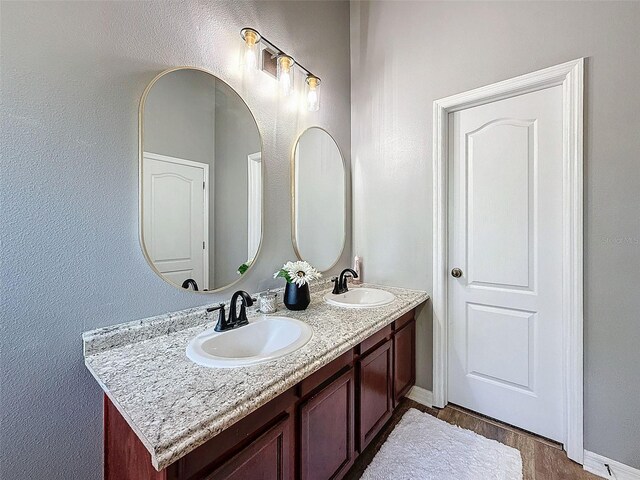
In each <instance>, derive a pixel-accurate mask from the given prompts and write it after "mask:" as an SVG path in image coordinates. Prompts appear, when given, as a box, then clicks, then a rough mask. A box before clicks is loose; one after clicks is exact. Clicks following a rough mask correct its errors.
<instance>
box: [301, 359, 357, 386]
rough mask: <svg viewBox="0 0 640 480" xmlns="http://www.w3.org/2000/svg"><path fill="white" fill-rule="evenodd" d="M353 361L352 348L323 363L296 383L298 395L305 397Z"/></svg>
mask: <svg viewBox="0 0 640 480" xmlns="http://www.w3.org/2000/svg"><path fill="white" fill-rule="evenodd" d="M352 362H353V349H350V350H349V351H348V352H345V353H343V354H342V355H340V356H339V357H338V358H336V359H335V360H333V361H332V362H331V363H329V364H328V365H325V366H324V367H322V368H321V369H320V370H318V371H317V372H314V373H312V374H311V375H309V376H308V377H307V378H305V379H304V380H302V381H301V382H300V383H299V385H298V389H299V390H298V391H299V395H300V397H301V398H302V397H306V396H307V395H308V394H309V393H311V392H312V391H313V390H315V389H316V388H317V387H319V386H320V385H322V384H323V383H324V382H326V381H327V380H329V379H331V377H333V376H334V375H336V374H337V373H338V372H340V371H341V370H344V369H345V368H346V367H348V366H352Z"/></svg>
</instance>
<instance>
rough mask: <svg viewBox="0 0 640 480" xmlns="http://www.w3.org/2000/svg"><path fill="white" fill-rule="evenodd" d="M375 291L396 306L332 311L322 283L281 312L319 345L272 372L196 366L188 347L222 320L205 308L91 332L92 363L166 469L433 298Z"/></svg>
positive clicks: (270, 366) (271, 365) (263, 367)
mask: <svg viewBox="0 0 640 480" xmlns="http://www.w3.org/2000/svg"><path fill="white" fill-rule="evenodd" d="M366 286H374V285H366ZM352 288H357V287H352ZM378 288H383V289H384V290H388V291H390V292H392V293H394V294H395V295H396V299H395V300H394V301H393V302H392V303H391V304H389V305H385V306H383V307H376V308H371V309H345V308H340V307H334V306H331V305H328V304H326V303H325V302H324V301H323V299H322V296H323V295H324V294H325V293H326V292H328V291H329V290H330V289H329V288H328V287H327V285H326V284H324V285H323V286H319V287H316V288H315V289H312V294H311V304H310V305H309V307H308V308H307V310H304V311H301V312H293V311H289V310H286V309H285V308H284V306H282V305H281V304H280V305H279V310H278V312H276V313H275V315H279V316H287V317H292V318H297V319H299V320H301V321H303V322H306V323H307V324H308V325H309V326H311V328H312V330H313V337H312V338H311V340H310V341H309V342H308V343H307V344H306V345H304V346H303V347H302V348H300V349H299V350H296V351H294V352H293V353H291V354H289V355H286V356H284V357H281V358H279V359H276V360H272V361H270V362H267V363H262V364H258V365H252V366H246V367H238V368H226V369H223V368H208V367H203V366H199V365H196V364H195V363H193V362H192V361H191V360H189V359H188V358H187V356H186V353H185V351H186V347H187V344H188V343H189V341H190V340H191V339H192V338H193V337H195V336H196V335H197V334H199V333H200V332H202V331H203V330H205V329H208V328H211V327H212V325H213V324H214V323H215V320H216V318H217V315H216V314H215V312H214V314H212V315H210V316H209V317H207V315H206V313H205V307H200V308H195V309H190V310H184V311H181V312H175V313H170V314H166V315H161V316H158V317H153V318H149V319H144V320H140V321H136V322H130V323H126V324H121V325H115V326H112V327H106V328H101V329H98V330H93V331H91V332H86V333H85V334H83V343H84V354H85V364H86V366H87V368H88V369H89V370H90V371H91V373H92V375H93V376H94V377H95V378H96V380H97V381H98V383H99V384H100V386H101V387H102V389H103V390H104V391H105V393H106V394H107V395H108V397H109V398H110V399H111V401H112V402H113V404H114V405H115V407H116V408H117V409H118V411H119V412H120V413H121V414H122V416H123V417H124V418H125V419H126V421H127V422H128V423H129V425H130V426H131V428H132V429H133V430H134V431H135V432H136V434H137V435H138V437H139V438H140V440H141V441H142V443H143V444H144V445H145V447H146V448H147V450H149V452H150V453H151V462H152V464H153V466H154V467H155V468H156V469H157V470H162V469H163V468H165V467H167V466H169V465H170V464H172V463H174V462H175V461H177V460H178V459H180V458H181V457H183V456H184V455H186V454H187V453H189V452H190V451H192V450H193V449H195V448H197V447H198V446H200V445H202V444H203V443H204V442H206V441H207V440H210V439H211V438H212V437H214V436H216V435H217V434H218V433H220V432H221V431H223V430H224V429H226V428H228V427H229V426H231V425H233V424H234V423H235V422H237V421H238V420H240V419H242V418H243V417H245V416H246V415H248V414H249V413H251V412H253V411H254V410H256V409H257V408H259V407H261V406H262V405H264V404H266V403H267V402H269V401H270V400H271V399H273V398H275V397H276V396H278V395H279V394H281V393H283V392H284V391H286V390H287V389H289V388H291V387H292V386H294V385H296V384H297V383H298V382H300V381H301V380H302V379H304V378H305V377H307V376H309V375H310V374H312V373H313V372H315V371H316V370H318V369H319V368H321V367H322V366H324V365H326V364H327V363H329V362H330V361H332V360H334V359H335V358H337V357H339V356H340V355H341V354H343V353H344V352H346V351H347V350H349V349H350V348H353V347H354V346H355V345H357V344H358V343H360V342H361V341H362V340H364V339H365V338H367V337H369V336H370V335H371V334H373V333H375V332H376V331H377V330H379V329H380V328H382V327H384V326H386V325H388V324H389V323H391V322H392V321H393V320H395V319H396V318H398V317H399V316H400V315H402V314H404V313H406V312H408V311H409V310H411V309H413V308H415V307H416V306H418V305H420V304H421V303H423V302H425V301H426V300H427V299H428V298H429V297H428V295H427V294H426V293H425V292H421V291H416V290H407V289H402V288H392V287H386V286H381V287H378ZM314 290H315V291H314ZM256 315H259V314H257V313H255V312H250V314H249V321H251V318H252V316H256Z"/></svg>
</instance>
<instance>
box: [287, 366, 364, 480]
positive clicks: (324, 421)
mask: <svg viewBox="0 0 640 480" xmlns="http://www.w3.org/2000/svg"><path fill="white" fill-rule="evenodd" d="M354 395H355V386H354V371H353V368H349V369H348V370H347V371H346V372H345V373H343V374H342V375H340V376H339V377H338V378H336V379H335V380H333V381H332V382H331V383H329V384H328V385H327V386H326V387H324V388H322V389H321V390H319V391H318V393H316V394H315V395H313V396H312V397H311V398H309V399H308V400H306V401H305V402H304V403H302V405H301V407H300V478H302V480H323V479H327V478H340V477H341V476H342V475H344V474H345V473H346V472H347V471H348V470H349V467H351V465H352V464H353V461H354V460H355V456H356V449H355V441H354V435H355V422H354V406H355V400H354Z"/></svg>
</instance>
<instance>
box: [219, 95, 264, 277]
mask: <svg viewBox="0 0 640 480" xmlns="http://www.w3.org/2000/svg"><path fill="white" fill-rule="evenodd" d="M218 88H219V91H218V94H217V98H218V100H219V102H218V105H217V106H216V171H215V216H216V231H215V255H214V257H215V258H214V262H215V264H214V275H215V285H216V286H217V285H228V284H230V283H232V282H234V281H235V280H237V278H238V273H237V271H238V267H239V266H240V265H242V264H243V263H244V262H246V261H247V260H249V259H248V258H247V256H248V255H247V249H248V246H247V243H248V229H247V222H248V220H249V218H248V217H249V215H248V210H247V209H248V203H249V201H248V194H247V191H248V187H249V182H248V176H247V173H248V168H247V157H248V156H249V155H251V154H252V153H256V152H259V151H260V134H259V133H258V131H257V130H256V126H255V125H256V124H255V121H254V119H253V117H252V116H251V113H249V112H248V111H247V108H246V107H245V105H244V104H242V102H238V101H235V100H236V98H234V97H233V92H229V91H228V90H229V89H228V87H226V86H224V85H219V86H218Z"/></svg>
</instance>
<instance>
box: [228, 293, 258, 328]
mask: <svg viewBox="0 0 640 480" xmlns="http://www.w3.org/2000/svg"><path fill="white" fill-rule="evenodd" d="M238 297H241V300H242V305H240V315H237V316H236V308H237V303H238ZM253 301H254V299H253V298H251V295H249V294H248V293H247V292H245V291H244V290H238V291H237V292H236V293H234V294H233V295H232V296H231V304H230V305H229V323H231V324H233V327H231V328H236V327H241V326H243V325H247V324H248V323H249V320H247V307H250V306H251V305H253Z"/></svg>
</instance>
